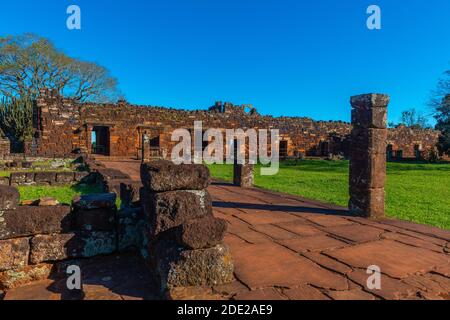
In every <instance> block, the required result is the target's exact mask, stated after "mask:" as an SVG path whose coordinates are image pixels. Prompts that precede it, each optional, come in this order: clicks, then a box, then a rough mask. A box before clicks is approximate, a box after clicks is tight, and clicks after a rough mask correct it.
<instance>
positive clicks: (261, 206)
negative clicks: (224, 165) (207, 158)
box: [6, 161, 450, 300]
mask: <svg viewBox="0 0 450 320" xmlns="http://www.w3.org/2000/svg"><path fill="white" fill-rule="evenodd" d="M104 164H105V165H106V166H108V167H111V168H116V169H119V170H121V171H124V172H127V173H128V174H129V175H130V176H131V177H132V179H133V180H139V162H137V161H126V162H123V161H116V162H113V161H108V162H105V161H104ZM209 192H210V193H211V195H212V198H213V205H214V212H215V215H216V216H217V217H220V218H222V219H225V220H226V221H227V222H228V225H229V228H228V234H227V235H226V237H225V242H226V243H227V244H228V245H229V246H230V248H231V251H232V254H233V257H234V263H235V278H236V281H235V282H233V283H231V284H227V285H222V286H217V287H215V288H201V289H198V288H182V289H178V290H177V291H176V292H174V293H173V294H172V298H175V299H184V298H187V299H189V298H192V299H208V298H209V299H242V300H244V299H292V300H303V299H313V300H322V299H325V300H326V299H335V300H341V299H345V300H349V299H350V300H357V299H364V300H372V299H450V249H449V248H450V231H448V230H441V229H438V228H434V227H429V226H423V225H418V224H414V223H411V222H406V221H399V220H389V219H383V220H379V221H373V220H367V219H363V218H358V217H351V216H348V213H347V210H346V209H345V208H341V207H338V206H334V205H328V204H323V203H321V202H319V201H313V200H307V199H303V198H300V197H295V196H290V195H285V194H281V193H276V192H270V191H266V190H260V189H257V188H251V189H241V188H237V187H234V186H230V185H227V184H221V183H216V184H213V185H211V186H210V188H209ZM121 259H122V260H121ZM118 261H122V262H118ZM131 263H133V264H135V266H134V268H135V269H134V271H133V272H126V274H127V277H128V278H127V279H124V275H123V274H124V272H123V271H124V270H127V269H129V268H130V267H131V268H133V267H132V266H130V264H131ZM90 265H91V266H96V265H101V266H104V268H105V272H104V274H101V272H100V275H99V273H98V270H99V268H94V267H92V270H91V271H90V274H89V275H88V278H89V277H90V280H89V281H88V284H87V285H86V286H85V298H88V299H156V298H160V297H159V296H158V295H157V294H156V291H155V288H154V287H153V285H152V283H151V281H150V280H148V279H147V278H146V277H145V276H143V274H145V271H144V269H139V268H142V267H139V266H140V264H139V262H138V261H137V258H136V257H133V256H125V257H118V258H117V257H116V258H114V259H112V258H111V257H107V258H98V260H97V262H94V263H93V264H90ZM371 265H377V266H379V267H380V268H381V272H382V277H381V289H380V290H377V289H372V290H371V289H368V288H367V287H366V283H367V279H368V277H369V275H368V274H367V272H366V270H367V268H368V267H369V266H371ZM136 268H138V269H139V270H138V269H136ZM100 269H101V268H100ZM138 275H140V276H141V277H144V278H142V279H140V278H139V277H138ZM102 279H103V280H105V279H106V280H109V281H110V282H111V283H103V282H102ZM55 283H56V284H55ZM59 285H61V283H59ZM48 288H58V283H57V281H55V280H46V281H44V282H38V283H33V284H31V285H29V286H25V287H21V288H18V289H15V290H11V291H9V292H7V294H6V298H7V299H20V298H34V299H35V298H41V299H63V298H70V297H64V295H63V294H61V293H58V290H53V291H55V292H52V291H51V290H50V289H48ZM61 291H63V290H61Z"/></svg>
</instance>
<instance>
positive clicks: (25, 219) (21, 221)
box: [0, 206, 73, 239]
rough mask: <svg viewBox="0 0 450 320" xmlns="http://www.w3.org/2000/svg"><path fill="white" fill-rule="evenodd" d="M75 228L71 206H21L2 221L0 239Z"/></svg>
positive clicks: (8, 212)
mask: <svg viewBox="0 0 450 320" xmlns="http://www.w3.org/2000/svg"><path fill="white" fill-rule="evenodd" d="M72 226H73V219H72V214H71V210H70V207H69V206H52V207H45V206H40V207H36V206H20V207H17V208H16V209H14V210H6V211H5V212H4V213H3V216H2V219H0V239H9V238H17V237H25V236H31V235H35V234H50V233H60V232H68V231H69V230H71V228H72Z"/></svg>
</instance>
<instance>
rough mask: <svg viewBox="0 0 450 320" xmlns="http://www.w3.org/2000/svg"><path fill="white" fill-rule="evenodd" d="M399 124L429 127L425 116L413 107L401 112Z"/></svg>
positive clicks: (421, 127)
mask: <svg viewBox="0 0 450 320" xmlns="http://www.w3.org/2000/svg"><path fill="white" fill-rule="evenodd" d="M400 124H402V125H404V126H407V127H411V128H415V129H427V128H430V124H429V123H428V119H427V117H426V116H425V115H424V114H423V113H420V112H418V111H417V110H416V109H414V108H411V109H408V110H405V111H403V112H402V116H401V120H400Z"/></svg>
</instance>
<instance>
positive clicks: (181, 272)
mask: <svg viewBox="0 0 450 320" xmlns="http://www.w3.org/2000/svg"><path fill="white" fill-rule="evenodd" d="M154 250H155V251H154V253H153V257H154V259H155V260H154V261H155V267H156V268H155V271H156V272H157V274H158V276H159V278H160V286H161V288H162V289H167V288H173V287H189V286H215V285H219V284H224V283H228V282H231V281H233V260H232V258H231V253H230V251H229V249H228V247H227V246H225V245H217V246H215V247H213V248H209V249H199V250H183V249H182V248H181V247H179V246H177V245H176V244H174V243H172V242H167V241H160V242H158V243H157V244H156V245H155V247H154Z"/></svg>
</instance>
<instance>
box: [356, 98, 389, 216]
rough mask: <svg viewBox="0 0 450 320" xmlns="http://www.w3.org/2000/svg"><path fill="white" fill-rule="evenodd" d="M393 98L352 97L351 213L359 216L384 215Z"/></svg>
mask: <svg viewBox="0 0 450 320" xmlns="http://www.w3.org/2000/svg"><path fill="white" fill-rule="evenodd" d="M389 99H390V98H389V96H387V95H383V94H365V95H359V96H354V97H352V98H351V105H352V126H353V129H352V132H351V139H350V140H351V143H350V179H349V184H350V202H349V210H350V212H351V213H353V214H355V215H359V216H364V217H370V218H379V217H383V216H384V208H385V207H384V199H385V193H384V184H385V180H386V143H387V142H386V141H387V129H386V122H387V105H388V104H389Z"/></svg>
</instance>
